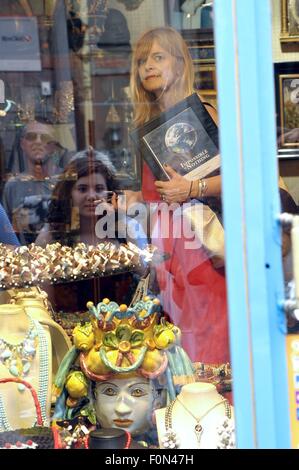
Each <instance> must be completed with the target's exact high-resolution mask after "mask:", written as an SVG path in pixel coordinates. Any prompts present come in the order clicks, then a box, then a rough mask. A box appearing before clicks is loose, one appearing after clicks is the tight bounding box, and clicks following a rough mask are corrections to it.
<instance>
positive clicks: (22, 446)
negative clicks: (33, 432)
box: [0, 439, 38, 450]
mask: <svg viewBox="0 0 299 470" xmlns="http://www.w3.org/2000/svg"><path fill="white" fill-rule="evenodd" d="M37 447H38V444H36V442H33V441H31V440H30V439H28V441H26V442H24V443H23V442H20V441H17V442H16V443H15V444H10V443H9V442H6V443H5V444H4V446H3V447H0V449H1V450H2V449H36V448H37Z"/></svg>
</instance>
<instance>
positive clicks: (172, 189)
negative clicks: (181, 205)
mask: <svg viewBox="0 0 299 470" xmlns="http://www.w3.org/2000/svg"><path fill="white" fill-rule="evenodd" d="M164 168H165V170H166V171H167V173H168V175H169V176H170V178H171V180H170V181H156V182H155V186H156V189H157V191H158V193H160V194H161V199H163V201H165V202H167V203H168V204H171V203H172V202H184V201H186V200H187V199H188V198H189V197H190V193H191V184H192V182H191V181H188V180H186V179H185V178H184V177H183V176H181V175H180V174H179V173H177V172H176V171H175V170H173V169H172V168H171V167H170V166H169V165H164Z"/></svg>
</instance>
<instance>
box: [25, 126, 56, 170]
mask: <svg viewBox="0 0 299 470" xmlns="http://www.w3.org/2000/svg"><path fill="white" fill-rule="evenodd" d="M53 141H55V137H54V134H53V129H52V127H51V126H49V125H47V124H42V123H39V122H32V123H29V124H28V125H27V128H26V133H25V135H24V136H23V137H22V139H21V148H22V150H23V152H24V153H25V155H26V158H27V159H28V160H29V161H30V162H31V163H33V164H34V163H38V162H39V161H43V160H44V158H45V157H46V156H47V155H48V154H49V153H50V150H51V142H53Z"/></svg>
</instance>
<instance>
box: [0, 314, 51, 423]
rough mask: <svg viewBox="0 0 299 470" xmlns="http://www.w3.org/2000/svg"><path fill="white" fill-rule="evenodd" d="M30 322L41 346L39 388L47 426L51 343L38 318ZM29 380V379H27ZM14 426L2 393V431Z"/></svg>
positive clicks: (0, 404) (0, 405) (0, 411)
mask: <svg viewBox="0 0 299 470" xmlns="http://www.w3.org/2000/svg"><path fill="white" fill-rule="evenodd" d="M30 322H31V324H32V325H33V327H31V328H30V330H31V329H32V328H34V329H35V330H36V332H37V337H38V347H39V390H38V400H39V403H40V407H41V413H42V418H43V423H44V426H47V425H48V424H49V423H48V417H47V395H48V382H49V356H48V354H49V351H50V346H51V345H50V344H49V342H48V338H47V336H46V333H45V331H44V329H43V327H42V326H41V325H40V323H39V322H38V321H37V320H33V319H32V318H30ZM27 380H28V379H27ZM12 430H13V429H12V427H11V425H10V423H9V421H8V418H7V415H6V412H5V408H4V404H3V400H2V397H1V394H0V431H12Z"/></svg>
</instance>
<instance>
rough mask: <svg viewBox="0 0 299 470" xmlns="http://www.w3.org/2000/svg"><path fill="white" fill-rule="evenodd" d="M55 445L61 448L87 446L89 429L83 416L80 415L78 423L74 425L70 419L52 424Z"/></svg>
mask: <svg viewBox="0 0 299 470" xmlns="http://www.w3.org/2000/svg"><path fill="white" fill-rule="evenodd" d="M52 429H53V434H54V440H55V442H56V444H55V447H56V448H59V449H72V448H77V449H78V448H87V449H88V442H87V439H88V435H89V430H88V429H87V427H86V426H85V424H84V421H83V419H82V417H79V418H78V420H77V423H76V424H74V425H72V424H71V423H70V422H68V421H64V422H62V423H56V424H54V425H53V426H52Z"/></svg>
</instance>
